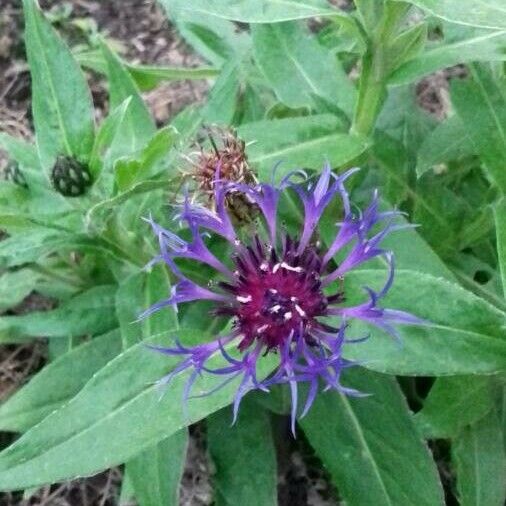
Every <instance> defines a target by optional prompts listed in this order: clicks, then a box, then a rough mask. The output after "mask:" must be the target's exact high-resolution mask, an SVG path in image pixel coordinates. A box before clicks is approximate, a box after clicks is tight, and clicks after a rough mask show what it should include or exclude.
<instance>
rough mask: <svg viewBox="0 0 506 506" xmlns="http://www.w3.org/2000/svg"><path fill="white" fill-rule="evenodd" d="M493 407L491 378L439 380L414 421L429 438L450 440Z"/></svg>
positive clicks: (458, 377)
mask: <svg viewBox="0 0 506 506" xmlns="http://www.w3.org/2000/svg"><path fill="white" fill-rule="evenodd" d="M493 406H494V398H493V395H492V386H491V384H490V378H489V377H486V376H452V377H448V378H438V379H437V380H436V382H435V383H434V386H433V387H432V388H431V390H430V392H429V395H428V397H427V399H426V400H425V402H424V405H423V409H422V410H421V411H419V412H418V413H417V414H416V415H415V422H416V424H417V426H418V428H419V430H420V432H421V433H422V434H423V435H424V437H426V438H430V439H439V438H441V439H443V438H450V437H454V436H456V435H457V434H458V433H459V432H460V431H461V429H462V428H464V427H465V426H466V425H471V424H472V423H474V422H476V421H477V420H479V419H480V418H483V417H484V416H485V415H486V414H487V413H488V412H489V411H490V410H491V409H492V408H493Z"/></svg>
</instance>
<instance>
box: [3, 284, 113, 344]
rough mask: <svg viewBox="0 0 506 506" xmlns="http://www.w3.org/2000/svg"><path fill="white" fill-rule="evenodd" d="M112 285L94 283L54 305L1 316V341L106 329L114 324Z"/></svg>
mask: <svg viewBox="0 0 506 506" xmlns="http://www.w3.org/2000/svg"><path fill="white" fill-rule="evenodd" d="M115 290H116V287H115V286H112V285H111V286H109V285H104V286H96V287H94V288H91V289H90V290H88V291H86V292H83V293H81V294H79V295H76V296H75V297H73V298H72V299H70V300H69V301H67V302H65V303H64V304H62V305H61V306H59V307H58V308H56V309H53V310H50V311H34V312H32V313H28V314H26V315H19V316H17V315H16V316H1V317H0V341H3V342H12V341H16V340H27V338H29V337H69V336H74V337H79V336H82V335H93V334H100V333H103V332H107V331H108V330H111V329H113V328H115V327H116V326H117V323H116V317H115V315H114V311H113V308H114V295H115Z"/></svg>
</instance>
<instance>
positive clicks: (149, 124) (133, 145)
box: [101, 43, 156, 156]
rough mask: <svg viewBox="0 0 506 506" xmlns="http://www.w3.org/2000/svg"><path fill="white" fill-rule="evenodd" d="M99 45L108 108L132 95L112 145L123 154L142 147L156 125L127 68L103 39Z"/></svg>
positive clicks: (117, 154) (117, 152)
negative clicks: (102, 57)
mask: <svg viewBox="0 0 506 506" xmlns="http://www.w3.org/2000/svg"><path fill="white" fill-rule="evenodd" d="M101 49H102V52H103V55H104V58H105V61H106V62H107V75H108V80H109V96H110V101H111V108H115V107H118V106H119V105H120V104H121V103H122V102H124V101H125V100H126V99H127V98H129V97H132V98H131V102H130V105H129V107H128V109H127V112H126V115H125V118H124V121H123V122H122V124H121V125H122V128H121V133H118V134H117V139H118V145H115V146H114V147H113V148H112V150H113V151H114V152H115V154H116V156H119V154H120V153H121V155H123V156H124V155H128V154H130V153H133V152H134V151H136V150H138V149H139V148H141V147H143V146H144V144H145V143H146V142H147V141H148V140H149V139H150V138H151V137H152V136H153V135H154V134H155V132H156V128H155V124H154V122H153V119H152V118H151V115H150V114H149V111H148V109H147V107H146V105H145V104H144V102H143V100H142V98H141V96H140V94H139V90H138V88H137V86H136V84H135V82H134V80H133V78H132V77H131V76H130V74H129V73H128V70H127V69H126V68H125V66H124V65H123V63H122V62H121V60H120V59H119V58H118V56H117V55H116V54H114V53H113V52H112V51H111V49H109V47H107V45H106V44H105V43H102V45H101Z"/></svg>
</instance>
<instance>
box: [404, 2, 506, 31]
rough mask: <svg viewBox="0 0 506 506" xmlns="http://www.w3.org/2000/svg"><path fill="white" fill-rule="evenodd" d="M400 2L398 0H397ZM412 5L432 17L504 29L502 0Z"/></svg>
mask: <svg viewBox="0 0 506 506" xmlns="http://www.w3.org/2000/svg"><path fill="white" fill-rule="evenodd" d="M397 1H400V0H397ZM411 3H412V4H414V5H416V6H418V7H420V8H421V9H424V10H426V11H428V12H429V13H430V14H433V15H434V16H437V17H440V18H442V19H445V20H446V21H451V22H453V23H461V24H463V25H469V26H481V27H483V28H497V29H505V28H506V9H504V2H503V0H482V1H479V2H477V1H476V0H412V2H411Z"/></svg>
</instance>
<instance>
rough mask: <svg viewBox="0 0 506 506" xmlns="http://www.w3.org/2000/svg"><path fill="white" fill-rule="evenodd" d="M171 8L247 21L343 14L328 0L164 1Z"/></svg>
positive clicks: (271, 20) (273, 20)
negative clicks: (327, 0)
mask: <svg viewBox="0 0 506 506" xmlns="http://www.w3.org/2000/svg"><path fill="white" fill-rule="evenodd" d="M161 1H162V3H164V4H166V5H167V9H168V10H169V11H170V9H171V8H174V9H179V10H181V11H185V10H188V11H191V12H196V13H199V14H204V15H207V16H216V17H218V18H224V19H231V20H233V21H241V22H243V23H276V22H279V21H289V20H291V19H304V18H312V17H315V16H332V15H334V16H339V17H342V18H343V19H347V18H346V17H345V15H344V14H342V12H340V11H338V10H337V9H333V8H332V7H331V6H330V5H329V3H328V2H326V1H325V0H193V1H192V2H186V1H185V0H161Z"/></svg>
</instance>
